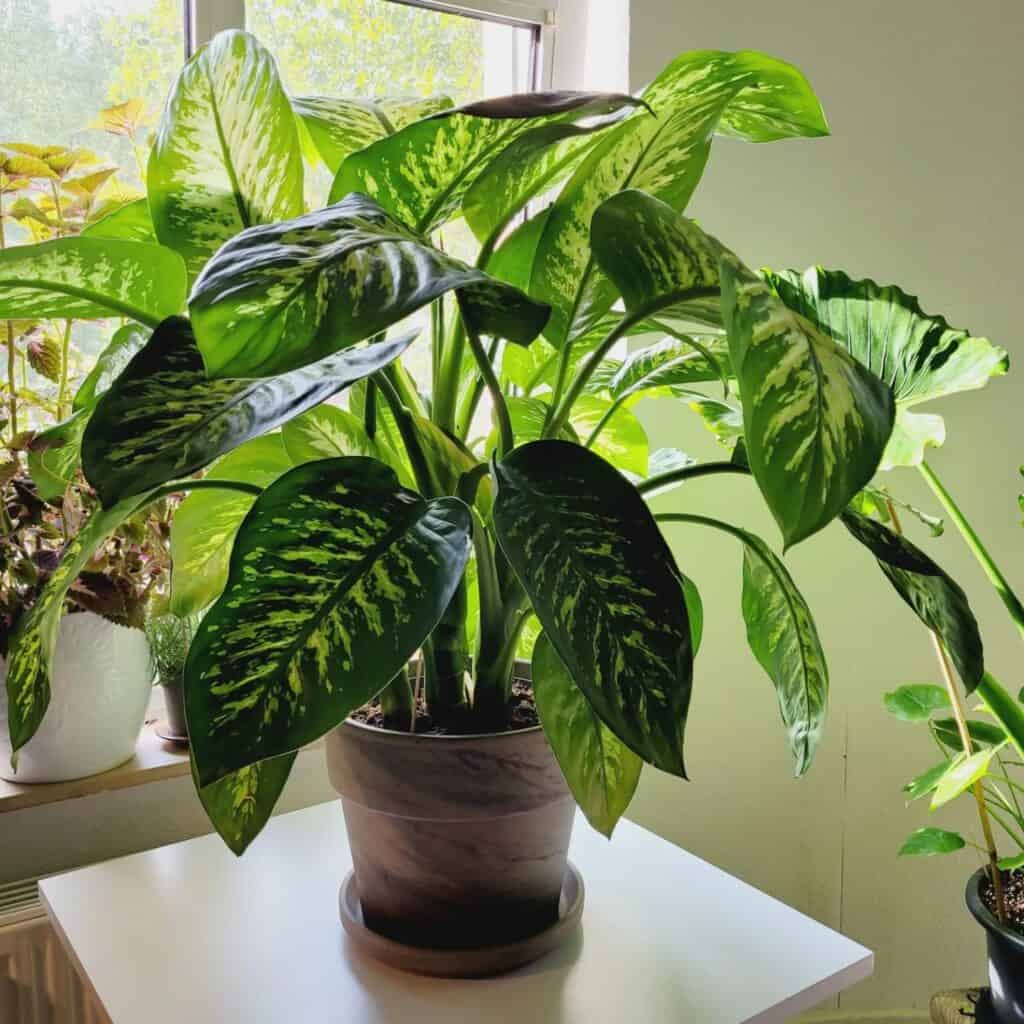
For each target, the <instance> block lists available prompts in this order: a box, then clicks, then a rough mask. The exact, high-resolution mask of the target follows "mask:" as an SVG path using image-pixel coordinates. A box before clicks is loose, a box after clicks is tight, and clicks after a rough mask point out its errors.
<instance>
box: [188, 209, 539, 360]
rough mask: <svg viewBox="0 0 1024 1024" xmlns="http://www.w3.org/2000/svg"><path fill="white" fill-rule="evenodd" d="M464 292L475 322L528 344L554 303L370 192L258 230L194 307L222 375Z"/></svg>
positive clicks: (307, 350) (203, 342)
mask: <svg viewBox="0 0 1024 1024" xmlns="http://www.w3.org/2000/svg"><path fill="white" fill-rule="evenodd" d="M453 289H454V290H456V291H457V292H458V295H459V303H460V306H461V309H462V312H463V316H464V317H465V319H466V321H467V323H468V325H469V326H470V328H471V329H473V330H475V331H478V332H480V333H482V334H489V335H498V336H501V337H503V338H508V339H509V340H511V341H515V342H518V343H520V344H528V343H529V342H530V341H532V340H533V339H534V338H535V337H536V336H537V334H539V333H540V330H541V329H542V327H543V326H544V323H545V322H546V320H547V315H548V311H547V309H546V307H544V306H541V305H539V304H537V303H535V302H533V301H532V300H531V299H529V298H527V297H526V296H525V295H524V294H523V293H522V292H520V291H518V290H517V289H515V288H512V287H511V286H509V285H507V284H504V283H503V282H500V281H497V280H495V279H493V278H490V277H488V276H487V275H486V274H484V273H483V272H481V271H479V270H476V269H474V268H472V267H468V266H467V265H466V264H465V263H462V262H461V261H459V260H456V259H455V258H454V257H451V256H447V255H446V254H445V253H443V252H441V251H440V250H439V249H435V248H434V247H433V246H431V245H429V244H428V243H426V242H424V241H422V240H421V239H419V238H417V237H416V236H415V235H413V234H412V233H411V232H410V231H408V230H407V229H406V228H404V227H403V226H402V225H401V224H399V223H398V222H397V221H395V220H393V219H392V218H391V217H390V216H388V214H386V213H385V212H384V211H383V210H382V209H381V208H380V207H379V206H378V205H377V204H376V203H374V202H373V201H372V200H370V199H367V198H366V197H365V196H360V195H351V196H348V197H347V198H346V199H344V200H342V201H341V202H340V203H338V204H336V205H335V206H331V207H328V208H327V209H325V210H318V211H316V212H315V213H310V214H306V215H305V216H303V217H298V218H296V219H295V220H292V221H286V222H283V223H280V224H271V225H267V226H265V227H258V228H251V229H249V230H248V231H245V232H243V233H242V234H240V235H239V236H238V237H237V238H235V239H233V240H232V241H231V242H229V243H228V244H227V245H225V246H224V247H223V248H222V249H221V250H220V252H218V253H217V255H216V257H215V258H214V259H213V260H211V261H210V263H209V264H208V265H207V267H206V270H205V271H204V272H203V274H202V276H201V277H200V278H199V280H198V281H197V282H196V286H195V289H194V290H193V292H192V297H191V299H190V300H189V308H190V312H191V315H192V320H193V323H194V325H195V330H196V337H197V338H198V341H199V347H200V349H201V350H202V352H203V358H204V360H205V362H206V366H207V369H208V370H209V372H210V373H211V374H213V375H215V376H227V375H235V376H246V377H257V376H269V375H270V374H272V373H281V372H284V371H286V370H292V369H295V368H296V367H298V366H303V365H305V364H307V363H311V362H313V361H314V360H316V359H320V358H323V357H324V356H326V355H329V354H330V353H332V352H336V351H338V350H339V349H342V348H345V347H347V346H349V345H352V344H354V343H355V342H357V341H361V340H362V339H364V338H368V337H370V336H372V335H374V334H376V333H378V332H380V331H382V330H384V329H385V328H387V327H388V326H390V325H391V324H393V323H395V322H397V321H398V320H401V319H402V318H403V317H406V316H408V315H409V314H410V313H414V312H415V311H416V310H417V309H420V308H421V307H422V306H424V305H426V304H427V303H429V302H431V301H433V300H434V299H436V298H437V297H438V296H439V295H443V294H444V293H445V292H448V291H451V290H453Z"/></svg>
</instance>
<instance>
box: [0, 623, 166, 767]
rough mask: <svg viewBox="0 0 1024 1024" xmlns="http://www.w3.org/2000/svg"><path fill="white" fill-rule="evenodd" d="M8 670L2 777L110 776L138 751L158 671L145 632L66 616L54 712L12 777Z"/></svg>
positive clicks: (1, 692) (0, 725) (0, 706)
mask: <svg viewBox="0 0 1024 1024" xmlns="http://www.w3.org/2000/svg"><path fill="white" fill-rule="evenodd" d="M6 676H7V666H6V665H5V664H4V662H3V661H2V660H0V681H2V684H3V685H0V778H4V779H7V780H8V781H9V782H64V781H66V780H67V779H80V778H82V777H83V776H86V775H96V774H98V773H99V772H105V771H109V770H110V769H111V768H115V767H117V765H119V764H123V763H124V762H125V761H127V760H128V759H129V758H130V757H131V756H132V754H134V753H135V741H136V740H137V739H138V736H139V730H140V729H141V728H142V723H143V721H144V719H145V717H146V708H147V706H148V705H149V698H150V693H151V692H152V681H153V669H152V665H151V662H150V655H149V643H148V641H147V640H146V636H145V634H144V633H143V632H142V631H141V630H138V629H127V628H126V627H124V626H117V625H115V624H114V623H112V622H108V621H107V620H106V619H103V618H101V617H100V616H99V615H94V614H93V613H92V612H77V613H75V614H73V615H65V616H64V617H63V618H62V619H61V622H60V627H59V629H58V633H57V651H56V654H55V656H54V663H53V673H52V678H51V680H50V688H51V695H50V706H49V707H48V708H47V710H46V715H45V716H44V717H43V721H42V724H41V725H40V727H39V731H38V732H37V733H36V734H35V736H33V737H32V739H31V740H30V741H29V742H28V743H27V744H26V745H25V746H24V747H22V748H21V750H20V751H19V753H18V771H17V773H14V772H12V771H11V746H10V739H9V735H8V731H7V690H6Z"/></svg>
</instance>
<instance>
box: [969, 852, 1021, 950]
mask: <svg viewBox="0 0 1024 1024" xmlns="http://www.w3.org/2000/svg"><path fill="white" fill-rule="evenodd" d="M987 874H988V873H987V871H986V869H985V868H978V870H977V871H975V872H974V874H973V875H971V877H970V878H969V879H968V880H967V891H966V892H965V894H964V895H965V898H966V901H967V909H968V910H969V911H970V912H971V913H972V914H973V915H974V919H975V920H976V921H977V922H978V924H980V925H981V926H982V928H984V929H985V930H986V931H987V932H989V933H990V934H992V935H998V936H999V938H1000V939H1002V940H1003V942H1005V943H1007V944H1009V945H1010V946H1011V947H1012V948H1013V949H1014V950H1015V952H1017V953H1019V954H1021V955H1024V934H1021V933H1020V932H1018V931H1016V930H1015V929H1013V928H1008V927H1006V925H1003V924H1000V923H999V919H998V918H997V917H996V916H995V914H993V913H992V911H991V910H989V909H988V907H987V906H986V905H985V901H984V900H983V899H982V898H981V880H982V879H983V878H985V877H986V876H987Z"/></svg>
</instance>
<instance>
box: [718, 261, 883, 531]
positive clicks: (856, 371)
mask: <svg viewBox="0 0 1024 1024" xmlns="http://www.w3.org/2000/svg"><path fill="white" fill-rule="evenodd" d="M721 275H722V310H723V314H724V317H725V321H726V325H727V330H728V335H729V351H730V353H731V356H732V367H733V371H734V373H735V374H736V379H737V381H738V383H739V391H740V396H741V398H742V402H743V425H744V438H745V441H746V450H747V457H748V459H749V461H750V469H751V471H752V472H753V474H754V478H755V479H756V480H757V483H758V486H759V487H760V489H761V493H762V494H763V495H764V497H765V500H766V501H767V503H768V507H769V508H770V509H771V512H772V514H773V515H774V516H775V519H776V521H777V522H778V524H779V527H780V529H781V530H782V535H783V538H784V539H785V542H786V545H787V546H789V545H792V544H795V543H797V542H798V541H800V540H803V539H804V538H805V537H808V536H810V535H811V534H812V533H815V532H816V531H817V530H820V529H821V528H822V527H823V526H826V525H827V524H828V523H829V522H831V520H832V519H833V518H835V516H836V515H838V514H839V513H840V512H841V511H842V510H843V509H844V508H845V507H846V506H847V505H848V504H849V502H850V500H851V499H852V498H853V496H854V495H855V494H856V493H857V492H858V491H859V490H860V489H861V488H862V487H863V486H864V485H865V484H866V483H868V481H869V480H870V479H871V477H872V476H873V475H874V473H875V470H876V469H877V468H878V462H879V460H880V459H881V457H882V452H883V451H884V450H885V445H886V443H887V442H888V440H889V435H890V434H891V433H892V424H893V416H894V405H893V398H892V393H891V391H890V390H889V387H888V385H886V384H883V383H882V381H880V380H879V379H878V378H877V377H876V376H875V375H874V374H873V373H871V372H870V371H868V370H866V369H865V368H864V367H862V366H861V365H860V364H859V363H857V362H856V361H855V360H854V359H853V358H852V357H851V356H850V354H849V353H848V352H847V351H846V350H845V349H844V348H841V347H840V346H839V345H837V344H836V343H835V342H834V341H833V340H832V339H831V338H828V337H827V336H825V335H824V334H822V333H821V332H820V331H818V330H817V329H816V328H815V327H814V326H813V325H812V324H811V323H809V322H808V321H806V320H803V319H802V318H800V317H799V316H797V315H796V314H794V313H793V312H792V311H791V310H789V309H788V308H787V307H786V306H785V305H783V303H782V302H781V300H780V299H779V298H778V297H777V296H776V295H775V293H774V292H773V291H772V290H771V289H770V288H769V287H768V286H767V285H766V284H765V283H764V282H763V281H762V280H761V279H760V278H759V277H757V276H756V275H755V274H753V273H751V272H750V271H749V270H748V269H747V268H746V267H744V266H743V265H742V264H741V263H740V262H739V261H738V260H737V259H736V258H735V257H733V256H732V255H731V254H729V255H726V256H725V257H724V258H723V260H722V263H721Z"/></svg>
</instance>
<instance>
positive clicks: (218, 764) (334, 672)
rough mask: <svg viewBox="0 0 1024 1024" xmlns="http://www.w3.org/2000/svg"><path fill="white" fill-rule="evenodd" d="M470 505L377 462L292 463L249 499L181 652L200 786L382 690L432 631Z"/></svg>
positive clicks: (450, 587) (294, 741) (465, 547)
mask: <svg viewBox="0 0 1024 1024" xmlns="http://www.w3.org/2000/svg"><path fill="white" fill-rule="evenodd" d="M470 529H471V524H470V516H469V510H468V509H467V508H466V506H465V505H463V504H462V502H460V501H459V500H458V499H456V498H438V499H435V500H433V501H425V500H424V499H423V498H421V497H420V496H419V495H417V494H415V493H413V492H412V491H408V490H405V489H404V488H402V487H401V486H400V485H399V483H398V479H397V477H396V476H395V474H394V473H393V472H392V471H391V470H390V469H389V468H388V467H386V466H385V465H383V463H380V462H377V461H376V460H374V459H367V458H360V457H351V458H340V459H325V460H322V461H319V462H310V463H306V464H304V465H302V466H298V467H296V468H295V469H293V470H291V471H290V472H289V473H286V474H285V475H284V476H283V477H281V478H280V479H279V480H277V481H276V482H275V483H274V484H272V485H271V486H270V487H269V488H267V490H265V491H264V492H263V494H262V495H260V497H259V498H257V500H256V503H255V504H254V505H253V507H252V509H251V510H250V511H249V514H248V515H247V516H246V518H245V521H244V522H243V523H242V526H241V528H240V530H239V532H238V536H237V537H236V539H235V544H234V548H233V550H232V553H231V568H230V573H229V576H228V582H227V586H226V587H225V588H224V593H223V594H222V595H221V597H220V599H219V600H218V601H217V603H216V604H215V605H214V606H213V608H211V609H210V611H209V612H208V613H207V615H206V616H205V618H204V619H203V621H202V624H201V626H200V628H199V631H198V633H197V634H196V638H195V640H194V641H193V643H192V647H191V650H190V651H189V657H188V663H187V665H186V670H185V708H186V714H187V716H188V723H189V735H190V739H191V742H192V750H193V754H194V756H195V761H196V767H197V772H198V777H199V781H200V784H202V785H207V784H209V783H211V782H214V781H216V780H217V779H218V778H221V777H222V776H224V775H225V774H227V773H229V772H232V771H237V770H238V769H239V768H244V767H246V766H247V765H250V764H253V763H255V762H256V761H259V760H262V759H263V758H266V757H273V756H275V755H278V754H283V753H286V752H288V751H290V750H296V749H298V748H299V747H301V746H302V745H303V744H305V743H309V742H312V741H313V740H315V739H317V738H318V737H319V736H322V735H323V734H324V733H325V732H327V731H328V730H329V729H332V728H334V726H336V725H338V724H339V723H340V722H342V721H343V720H344V719H345V717H346V716H347V715H348V714H349V713H350V712H352V711H354V710H355V709H356V708H358V707H360V706H361V705H363V704H365V703H366V702H367V701H368V700H370V699H371V698H372V697H373V696H374V695H375V694H376V693H378V692H379V691H380V690H381V689H383V687H384V686H386V685H387V684H388V683H389V682H390V681H391V680H392V679H393V678H394V676H395V674H396V673H397V672H398V671H399V669H400V668H401V667H402V666H403V665H405V663H406V662H407V661H408V660H409V658H410V657H411V656H412V654H413V653H414V652H415V651H416V650H417V649H418V648H419V647H420V645H421V644H422V643H423V641H424V640H425V639H426V638H427V637H428V636H429V635H430V633H431V631H432V630H433V628H434V626H435V625H436V624H437V622H438V620H439V619H440V617H441V614H442V613H443V611H444V610H445V608H446V607H447V605H448V602H449V601H450V600H451V597H452V594H453V593H454V591H455V587H456V586H457V584H458V582H459V580H460V579H461V578H462V573H463V570H464V568H465V564H466V560H467V558H468V556H469V550H470Z"/></svg>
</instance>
